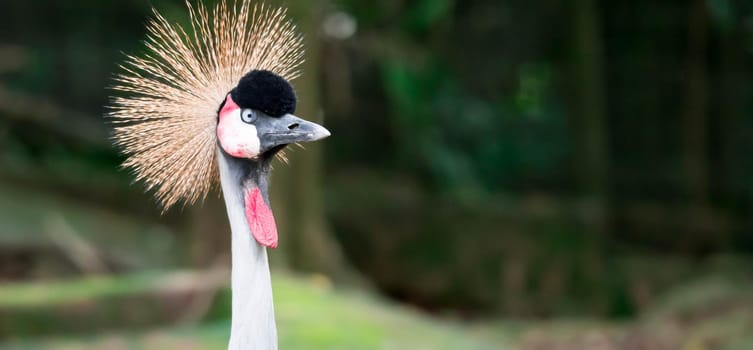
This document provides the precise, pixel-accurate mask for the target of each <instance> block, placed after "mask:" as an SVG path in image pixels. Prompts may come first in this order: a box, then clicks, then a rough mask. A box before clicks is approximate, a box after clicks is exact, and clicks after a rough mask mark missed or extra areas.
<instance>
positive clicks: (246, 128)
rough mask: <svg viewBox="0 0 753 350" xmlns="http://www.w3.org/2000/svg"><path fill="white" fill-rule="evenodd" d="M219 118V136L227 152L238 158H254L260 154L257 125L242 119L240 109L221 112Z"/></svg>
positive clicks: (221, 144)
mask: <svg viewBox="0 0 753 350" xmlns="http://www.w3.org/2000/svg"><path fill="white" fill-rule="evenodd" d="M223 112H224V111H223ZM219 119H220V122H219V124H218V125H217V138H218V139H219V141H220V146H222V149H223V150H225V152H227V154H229V155H231V156H233V157H236V158H254V157H256V156H258V155H259V148H260V143H259V135H258V133H257V132H256V127H255V126H253V125H252V124H247V123H244V122H243V121H242V120H241V110H240V109H234V110H232V111H228V112H225V113H220V118H219Z"/></svg>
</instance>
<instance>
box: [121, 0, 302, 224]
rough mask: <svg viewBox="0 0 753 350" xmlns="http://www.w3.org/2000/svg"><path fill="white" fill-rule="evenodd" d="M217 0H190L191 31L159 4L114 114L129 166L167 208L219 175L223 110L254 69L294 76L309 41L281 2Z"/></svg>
mask: <svg viewBox="0 0 753 350" xmlns="http://www.w3.org/2000/svg"><path fill="white" fill-rule="evenodd" d="M226 1H227V0H219V2H218V4H217V5H215V7H214V9H213V10H212V11H209V10H208V9H207V7H206V6H205V5H204V4H203V3H202V2H201V1H199V2H198V3H197V4H196V5H195V6H194V5H192V4H191V3H190V2H188V1H187V2H186V6H187V8H188V13H189V16H190V22H191V28H190V29H191V30H190V31H186V30H185V29H184V28H182V27H181V26H180V25H177V24H173V23H171V22H169V21H168V20H167V19H166V18H165V17H163V16H162V15H161V14H159V13H158V12H157V11H156V10H154V18H153V19H151V20H150V21H149V22H148V24H147V30H148V35H147V39H146V42H145V43H146V48H147V51H148V53H146V54H144V55H143V56H134V55H128V56H127V58H126V61H125V63H124V64H123V65H122V66H121V68H122V69H123V73H121V74H119V75H118V76H117V77H116V78H115V81H116V84H115V86H113V90H115V91H117V92H120V93H121V94H122V95H125V96H123V97H115V98H113V104H112V106H111V111H110V113H108V117H109V118H110V120H111V121H112V122H113V124H114V126H115V130H114V135H113V139H114V142H115V144H116V145H118V146H119V147H121V149H122V152H123V153H124V154H125V155H126V156H127V159H126V161H125V162H124V163H123V166H125V167H128V168H130V169H132V170H133V171H134V173H135V175H136V179H137V180H139V181H144V183H145V184H146V187H147V190H154V191H155V196H156V198H157V201H158V202H159V203H160V204H161V205H162V207H163V208H164V210H167V209H168V208H170V207H171V206H173V205H174V204H176V203H177V202H179V201H184V202H185V203H188V204H191V203H194V202H196V201H197V200H203V199H204V198H205V197H206V195H207V193H208V192H209V191H210V190H211V189H212V188H213V187H215V185H216V184H217V182H218V168H217V159H216V156H217V155H216V152H217V151H216V147H217V136H216V126H217V112H218V108H219V106H220V104H221V103H222V101H223V100H224V99H225V96H226V95H227V94H228V93H229V92H230V90H232V89H233V87H235V85H236V84H237V83H238V80H239V79H240V78H241V77H242V76H243V75H244V74H246V73H247V72H249V71H251V70H254V69H261V70H269V71H272V72H274V73H276V74H278V75H280V76H282V77H283V78H285V79H287V80H292V79H295V78H296V77H297V76H298V74H299V71H298V67H299V66H300V64H301V63H302V62H303V41H302V37H301V35H300V34H299V33H298V32H297V31H296V28H295V26H294V25H293V24H292V23H291V22H290V21H289V20H287V18H286V11H285V9H282V8H275V9H273V8H270V7H268V6H265V5H264V4H257V5H253V6H252V4H251V1H250V0H240V1H238V2H233V3H232V4H230V5H228V3H227V2H226Z"/></svg>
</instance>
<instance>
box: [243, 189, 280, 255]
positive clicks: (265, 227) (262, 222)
mask: <svg viewBox="0 0 753 350" xmlns="http://www.w3.org/2000/svg"><path fill="white" fill-rule="evenodd" d="M244 202H245V205H246V220H247V221H248V226H249V227H250V228H251V234H252V235H253V236H254V239H256V241H257V242H259V244H261V245H263V246H265V247H269V248H277V225H275V217H274V216H272V210H271V209H269V206H268V205H267V203H266V202H265V201H264V198H263V197H262V196H261V192H260V191H259V189H258V188H252V189H250V190H248V191H246V195H245V198H244Z"/></svg>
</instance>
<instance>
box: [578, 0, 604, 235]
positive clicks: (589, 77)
mask: <svg viewBox="0 0 753 350" xmlns="http://www.w3.org/2000/svg"><path fill="white" fill-rule="evenodd" d="M599 21H600V20H599V12H598V9H597V7H596V3H595V1H594V0H577V1H576V2H575V4H574V7H573V23H572V24H573V40H574V48H573V57H572V64H573V75H574V76H573V79H571V81H574V82H577V84H578V85H577V86H575V87H573V92H574V96H573V103H574V107H575V108H573V113H574V126H575V128H574V130H575V131H574V133H573V134H574V135H575V136H574V137H575V139H576V152H577V153H576V159H577V161H576V166H577V179H578V183H579V184H578V187H579V188H580V191H581V192H582V193H584V194H585V195H586V198H587V201H588V202H590V203H591V204H593V208H598V209H597V210H596V212H595V213H594V219H595V222H593V224H594V225H593V227H592V228H593V229H594V230H595V231H599V232H603V231H605V229H606V228H605V225H606V222H607V220H606V217H607V215H606V214H607V199H608V188H609V185H608V159H609V151H608V148H609V144H608V130H607V120H606V106H605V105H606V97H605V91H604V90H605V84H604V53H603V44H602V38H601V27H600V25H599Z"/></svg>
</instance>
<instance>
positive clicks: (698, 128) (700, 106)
mask: <svg viewBox="0 0 753 350" xmlns="http://www.w3.org/2000/svg"><path fill="white" fill-rule="evenodd" d="M707 42H708V14H707V12H706V1H704V0H694V1H693V3H692V4H691V5H690V18H689V20H688V63H687V68H686V74H687V80H686V89H687V90H686V91H685V109H684V112H683V119H682V137H683V138H682V140H683V161H684V164H685V175H686V177H685V186H686V193H687V196H688V199H689V201H690V202H691V205H693V206H696V207H698V206H703V205H705V204H706V202H707V200H708V198H707V197H708V174H707V173H706V171H707V169H708V165H707V155H706V151H707V137H706V129H707V125H706V108H707V107H706V105H707V103H706V99H707V91H706V47H707V45H708V43H707Z"/></svg>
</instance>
